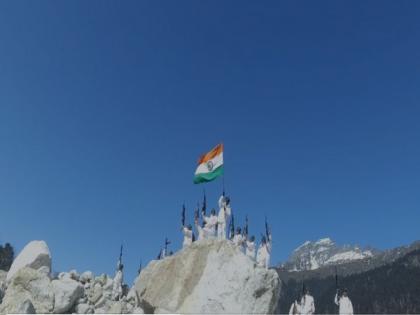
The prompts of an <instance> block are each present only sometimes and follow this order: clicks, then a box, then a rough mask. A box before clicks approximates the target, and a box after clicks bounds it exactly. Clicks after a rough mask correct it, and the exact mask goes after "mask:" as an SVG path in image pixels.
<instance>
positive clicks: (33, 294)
mask: <svg viewBox="0 0 420 315" xmlns="http://www.w3.org/2000/svg"><path fill="white" fill-rule="evenodd" d="M27 301H29V302H30V303H29V302H27ZM23 305H26V306H25V309H26V310H31V307H33V308H34V310H35V311H36V313H52V311H53V309H54V292H53V288H52V285H51V282H50V279H49V278H48V277H47V276H46V275H45V274H43V273H41V272H39V271H38V270H34V269H32V268H28V267H25V268H22V269H20V270H19V271H18V272H17V273H16V274H15V275H14V277H13V278H12V279H11V282H10V284H9V285H8V287H7V290H6V294H5V296H4V298H3V302H2V304H1V306H0V314H5V313H19V312H21V311H24V310H22V306H23ZM31 305H32V306H31Z"/></svg>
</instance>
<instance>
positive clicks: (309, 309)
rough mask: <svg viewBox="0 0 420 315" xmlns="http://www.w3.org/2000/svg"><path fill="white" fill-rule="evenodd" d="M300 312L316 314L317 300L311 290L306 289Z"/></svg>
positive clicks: (308, 314)
mask: <svg viewBox="0 0 420 315" xmlns="http://www.w3.org/2000/svg"><path fill="white" fill-rule="evenodd" d="M300 314H302V315H312V314H315V301H314V298H313V296H312V295H310V294H309V290H308V289H305V290H304V294H303V296H302V299H301V300H300Z"/></svg>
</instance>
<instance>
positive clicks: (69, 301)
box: [51, 279, 84, 313]
mask: <svg viewBox="0 0 420 315" xmlns="http://www.w3.org/2000/svg"><path fill="white" fill-rule="evenodd" d="M51 284H52V287H53V291H54V296H55V299H54V313H66V312H67V311H69V310H70V309H71V308H72V307H73V306H74V304H75V302H76V301H77V300H78V299H79V298H81V297H82V296H83V291H84V290H83V286H82V285H81V284H80V283H79V282H77V281H75V280H73V279H61V280H53V281H52V282H51Z"/></svg>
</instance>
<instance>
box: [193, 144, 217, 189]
mask: <svg viewBox="0 0 420 315" xmlns="http://www.w3.org/2000/svg"><path fill="white" fill-rule="evenodd" d="M222 174H223V144H218V145H217V146H216V147H215V148H214V149H213V150H211V151H210V152H208V153H206V154H204V155H202V156H201V157H200V158H199V160H198V167H197V169H196V170H195V176H194V184H200V183H205V182H210V181H212V180H214V179H216V178H217V177H219V176H220V175H222Z"/></svg>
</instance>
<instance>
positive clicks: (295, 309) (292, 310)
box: [289, 300, 300, 315]
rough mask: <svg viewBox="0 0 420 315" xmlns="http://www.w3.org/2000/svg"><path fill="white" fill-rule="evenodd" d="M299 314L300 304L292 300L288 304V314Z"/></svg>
mask: <svg viewBox="0 0 420 315" xmlns="http://www.w3.org/2000/svg"><path fill="white" fill-rule="evenodd" d="M299 314H300V304H299V303H298V301H296V300H295V301H294V302H293V303H292V305H291V306H290V310H289V315H299Z"/></svg>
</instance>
